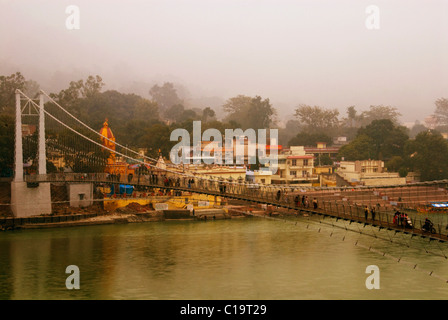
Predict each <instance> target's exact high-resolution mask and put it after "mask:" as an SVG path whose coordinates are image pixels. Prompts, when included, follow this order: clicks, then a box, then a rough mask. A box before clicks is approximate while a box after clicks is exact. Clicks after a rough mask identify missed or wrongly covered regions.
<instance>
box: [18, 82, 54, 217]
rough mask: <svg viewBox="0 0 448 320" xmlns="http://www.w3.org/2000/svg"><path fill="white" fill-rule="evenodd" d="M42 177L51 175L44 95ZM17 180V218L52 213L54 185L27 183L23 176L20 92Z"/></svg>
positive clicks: (40, 153)
mask: <svg viewBox="0 0 448 320" xmlns="http://www.w3.org/2000/svg"><path fill="white" fill-rule="evenodd" d="M38 116H39V125H38V166H37V168H38V172H37V173H38V174H40V175H42V174H47V165H46V159H47V157H46V152H45V115H44V95H43V94H42V93H41V94H40V97H39V113H38ZM14 150H15V153H14V155H15V160H14V180H13V181H12V182H11V210H12V212H13V214H14V216H15V217H17V218H23V217H29V216H35V215H40V214H49V213H51V192H50V183H49V182H45V183H43V182H41V183H38V184H27V182H26V181H25V180H24V177H23V146H22V103H21V93H20V91H19V90H16V127H15V149H14Z"/></svg>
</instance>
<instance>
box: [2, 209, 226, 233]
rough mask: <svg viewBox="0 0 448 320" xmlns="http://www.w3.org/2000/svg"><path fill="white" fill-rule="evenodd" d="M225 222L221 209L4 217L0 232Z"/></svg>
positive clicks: (224, 213)
mask: <svg viewBox="0 0 448 320" xmlns="http://www.w3.org/2000/svg"><path fill="white" fill-rule="evenodd" d="M228 218H230V216H229V215H227V214H226V211H225V210H224V209H203V210H195V215H193V213H192V212H190V210H184V209H181V210H163V211H148V212H129V211H127V212H122V213H118V214H98V213H84V214H68V215H48V216H34V217H27V218H15V217H4V218H0V230H14V229H37V228H57V227H74V226H86V225H98V224H119V223H134V222H156V221H165V220H218V219H228Z"/></svg>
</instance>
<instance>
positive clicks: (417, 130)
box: [409, 120, 428, 138]
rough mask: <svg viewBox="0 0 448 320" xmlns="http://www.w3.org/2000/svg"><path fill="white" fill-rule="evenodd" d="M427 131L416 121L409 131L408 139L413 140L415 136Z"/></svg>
mask: <svg viewBox="0 0 448 320" xmlns="http://www.w3.org/2000/svg"><path fill="white" fill-rule="evenodd" d="M427 130H428V128H427V127H425V125H423V124H421V123H420V122H419V121H418V120H417V121H415V124H414V125H413V126H412V128H411V129H410V130H409V138H415V137H416V136H417V134H419V133H420V132H423V131H427Z"/></svg>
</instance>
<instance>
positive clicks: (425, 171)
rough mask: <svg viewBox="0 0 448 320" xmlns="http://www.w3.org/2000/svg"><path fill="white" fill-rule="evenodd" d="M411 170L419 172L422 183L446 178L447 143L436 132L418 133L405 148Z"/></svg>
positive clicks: (447, 166)
mask: <svg viewBox="0 0 448 320" xmlns="http://www.w3.org/2000/svg"><path fill="white" fill-rule="evenodd" d="M405 154H406V157H407V161H408V164H409V167H410V168H411V170H415V171H418V172H420V179H421V180H422V181H432V180H440V179H447V178H448V142H447V141H446V140H445V139H444V138H443V136H442V135H441V134H440V133H439V132H437V131H424V132H420V133H419V134H418V135H417V136H416V137H415V139H414V140H409V141H408V142H407V144H406V146H405Z"/></svg>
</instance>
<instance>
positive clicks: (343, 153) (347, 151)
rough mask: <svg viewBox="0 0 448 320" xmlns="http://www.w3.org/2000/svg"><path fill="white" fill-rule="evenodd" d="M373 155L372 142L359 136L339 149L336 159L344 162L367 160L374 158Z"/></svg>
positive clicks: (363, 135)
mask: <svg viewBox="0 0 448 320" xmlns="http://www.w3.org/2000/svg"><path fill="white" fill-rule="evenodd" d="M375 153H376V148H375V147H374V140H373V139H372V138H371V137H369V136H368V135H366V134H361V135H359V136H357V137H356V139H355V140H353V141H352V142H350V143H349V144H346V145H344V146H342V147H341V148H340V149H339V152H338V158H339V159H340V160H345V161H356V160H369V159H373V158H375Z"/></svg>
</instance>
